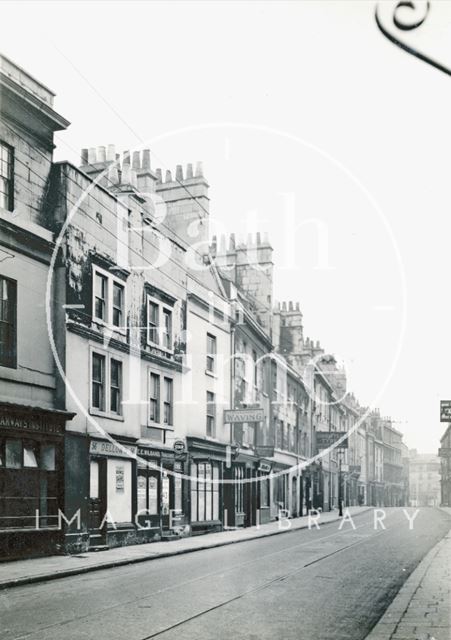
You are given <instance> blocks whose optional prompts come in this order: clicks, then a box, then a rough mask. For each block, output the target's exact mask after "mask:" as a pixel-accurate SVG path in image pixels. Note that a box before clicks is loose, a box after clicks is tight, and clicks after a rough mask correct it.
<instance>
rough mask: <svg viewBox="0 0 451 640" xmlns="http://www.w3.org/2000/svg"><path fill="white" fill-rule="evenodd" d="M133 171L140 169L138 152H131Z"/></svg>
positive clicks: (139, 154)
mask: <svg viewBox="0 0 451 640" xmlns="http://www.w3.org/2000/svg"><path fill="white" fill-rule="evenodd" d="M132 167H133V169H141V153H140V152H139V151H133V164H132Z"/></svg>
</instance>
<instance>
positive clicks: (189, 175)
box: [186, 162, 193, 180]
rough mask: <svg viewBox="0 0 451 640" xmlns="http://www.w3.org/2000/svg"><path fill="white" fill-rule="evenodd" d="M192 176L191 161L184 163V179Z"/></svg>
mask: <svg viewBox="0 0 451 640" xmlns="http://www.w3.org/2000/svg"><path fill="white" fill-rule="evenodd" d="M192 177H193V165H192V164H191V162H189V163H188V164H187V165H186V179H187V180H189V179H190V178H192Z"/></svg>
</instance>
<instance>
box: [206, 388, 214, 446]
mask: <svg viewBox="0 0 451 640" xmlns="http://www.w3.org/2000/svg"><path fill="white" fill-rule="evenodd" d="M215 435H216V401H215V394H214V393H212V392H211V391H207V436H209V437H210V438H214V437H215Z"/></svg>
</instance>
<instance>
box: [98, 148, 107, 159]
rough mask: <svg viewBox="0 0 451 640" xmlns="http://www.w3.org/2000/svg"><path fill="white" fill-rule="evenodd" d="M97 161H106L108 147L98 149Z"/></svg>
mask: <svg viewBox="0 0 451 640" xmlns="http://www.w3.org/2000/svg"><path fill="white" fill-rule="evenodd" d="M97 162H106V147H99V148H98V149H97Z"/></svg>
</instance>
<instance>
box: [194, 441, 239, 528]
mask: <svg viewBox="0 0 451 640" xmlns="http://www.w3.org/2000/svg"><path fill="white" fill-rule="evenodd" d="M187 442H188V456H189V462H188V464H189V476H190V480H189V484H190V491H189V504H190V523H191V533H192V535H197V534H201V533H209V532H212V531H221V530H222V528H223V526H224V524H225V525H226V526H227V524H228V522H229V513H230V512H231V511H232V507H231V506H230V507H229V509H230V511H229V510H228V509H227V505H226V504H225V503H224V500H225V495H226V493H225V492H226V491H227V488H226V487H229V491H230V488H231V486H232V485H231V484H230V483H227V484H226V485H225V486H224V482H223V480H225V478H226V476H225V468H226V461H227V448H226V445H225V444H221V443H216V442H211V441H208V440H204V439H201V438H194V437H191V438H187ZM229 459H230V456H229ZM230 469H231V465H230V466H229V470H230ZM227 504H228V503H227Z"/></svg>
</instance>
